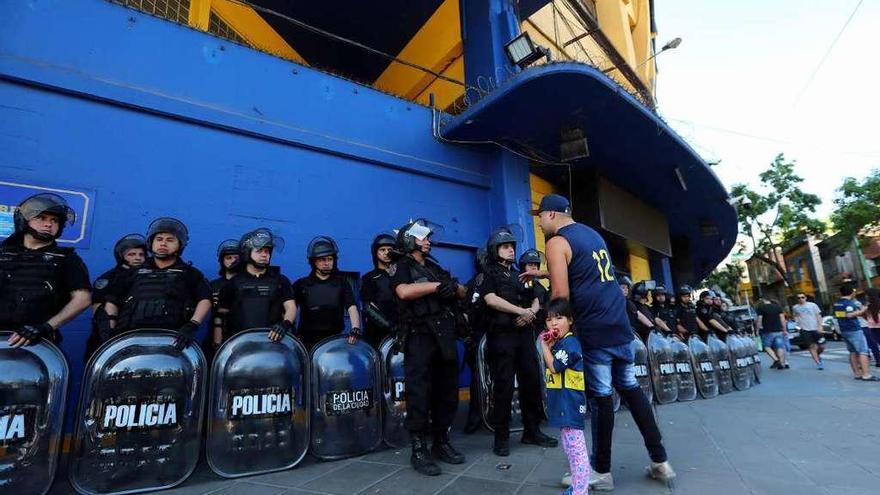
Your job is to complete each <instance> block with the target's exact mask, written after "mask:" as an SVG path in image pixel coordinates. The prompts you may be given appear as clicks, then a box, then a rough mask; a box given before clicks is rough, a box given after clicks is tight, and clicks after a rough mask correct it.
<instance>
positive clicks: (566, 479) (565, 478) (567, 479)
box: [559, 473, 571, 487]
mask: <svg viewBox="0 0 880 495" xmlns="http://www.w3.org/2000/svg"><path fill="white" fill-rule="evenodd" d="M559 484H560V485H562V486H564V487H569V486H571V473H565V474H563V475H562V480H560V481H559Z"/></svg>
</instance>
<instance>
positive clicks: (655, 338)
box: [647, 329, 678, 404]
mask: <svg viewBox="0 0 880 495" xmlns="http://www.w3.org/2000/svg"><path fill="white" fill-rule="evenodd" d="M647 347H648V363H649V365H650V370H651V383H652V384H653V385H654V400H655V401H656V402H657V403H658V404H669V403H670V402H675V401H676V400H678V376H677V375H676V373H675V359H674V358H673V355H672V347H670V346H669V341H668V340H666V337H664V336H663V334H661V333H660V332H659V331H657V330H656V329H654V330H652V331H651V333H650V334H648V346H647Z"/></svg>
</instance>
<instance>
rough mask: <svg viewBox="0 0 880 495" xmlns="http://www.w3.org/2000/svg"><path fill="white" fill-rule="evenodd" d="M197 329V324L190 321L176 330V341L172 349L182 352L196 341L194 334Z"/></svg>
mask: <svg viewBox="0 0 880 495" xmlns="http://www.w3.org/2000/svg"><path fill="white" fill-rule="evenodd" d="M198 329H199V324H198V323H196V322H194V321H193V320H190V321H188V322H186V323H184V324H183V326H181V327H180V328H178V329H177V333H178V335H177V340H175V342H174V347H176V348H177V350H183V349H184V348H185V347H186V346H188V345H190V344H192V343H193V341H195V339H196V332H197V331H198Z"/></svg>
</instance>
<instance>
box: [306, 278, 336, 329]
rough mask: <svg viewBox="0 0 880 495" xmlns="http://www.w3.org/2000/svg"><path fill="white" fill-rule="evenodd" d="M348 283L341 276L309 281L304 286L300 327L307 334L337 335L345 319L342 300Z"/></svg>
mask: <svg viewBox="0 0 880 495" xmlns="http://www.w3.org/2000/svg"><path fill="white" fill-rule="evenodd" d="M345 283H346V281H345V280H344V279H343V278H342V277H341V276H339V275H333V276H332V277H331V278H330V279H328V280H322V281H318V280H312V279H309V280H308V281H307V282H306V283H305V284H303V286H302V292H303V301H302V304H301V305H300V306H301V308H300V309H301V315H300V326H301V327H302V328H303V329H304V330H305V331H307V332H310V333H313V332H317V333H336V332H339V331H341V330H342V326H341V325H343V324H344V319H343V315H342V312H343V311H344V310H345V308H343V307H342V304H343V303H342V298H343V295H344V286H343V284H345Z"/></svg>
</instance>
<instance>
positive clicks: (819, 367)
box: [816, 359, 825, 371]
mask: <svg viewBox="0 0 880 495" xmlns="http://www.w3.org/2000/svg"><path fill="white" fill-rule="evenodd" d="M816 369H817V370H819V371H822V370H824V369H825V361H822V360H821V359H820V360H819V362H818V363H816Z"/></svg>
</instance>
